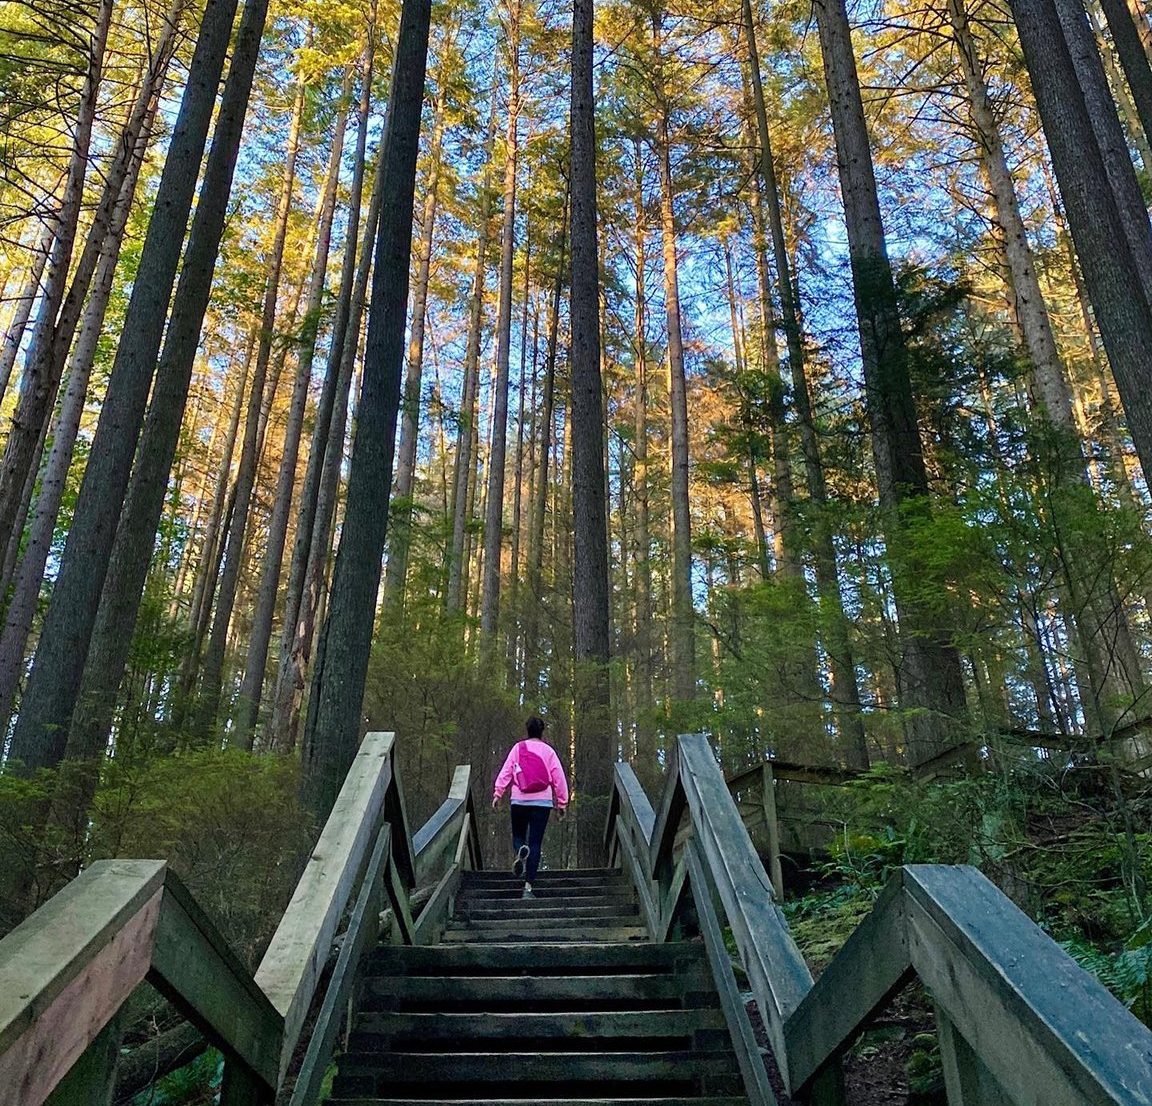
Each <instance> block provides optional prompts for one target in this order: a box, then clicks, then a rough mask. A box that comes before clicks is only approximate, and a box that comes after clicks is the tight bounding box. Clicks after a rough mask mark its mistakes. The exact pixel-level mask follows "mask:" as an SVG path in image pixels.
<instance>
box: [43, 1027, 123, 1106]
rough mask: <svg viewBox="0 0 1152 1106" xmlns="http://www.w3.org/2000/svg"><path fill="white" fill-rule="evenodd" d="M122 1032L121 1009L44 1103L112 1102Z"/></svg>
mask: <svg viewBox="0 0 1152 1106" xmlns="http://www.w3.org/2000/svg"><path fill="white" fill-rule="evenodd" d="M123 1033H124V1012H123V1011H122V1010H121V1011H118V1012H117V1013H116V1014H114V1015H113V1016H112V1020H111V1021H110V1022H109V1023H108V1024H107V1025H106V1026H105V1027H104V1028H103V1029H102V1030H100V1032H99V1033H98V1034H97V1035H96V1040H94V1041H93V1042H92V1043H91V1044H90V1045H89V1046H88V1047H87V1048H86V1049H85V1050H84V1053H83V1055H82V1056H81V1057H80V1059H79V1060H77V1061H76V1063H75V1064H73V1065H72V1069H71V1071H69V1072H68V1074H67V1075H65V1076H64V1078H63V1079H61V1080H60V1082H59V1083H57V1084H56V1089H55V1090H54V1091H53V1092H52V1093H51V1094H50V1095H49V1096H48V1098H47V1099H46V1106H111V1103H112V1093H113V1091H114V1090H115V1089H116V1065H117V1062H118V1061H119V1059H120V1038H121V1037H122V1036H123Z"/></svg>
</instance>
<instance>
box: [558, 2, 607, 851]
mask: <svg viewBox="0 0 1152 1106" xmlns="http://www.w3.org/2000/svg"><path fill="white" fill-rule="evenodd" d="M594 3H595V0H574V2H573V7H572V111H571V124H570V134H571V156H570V165H571V182H572V214H571V219H572V221H571V231H570V233H571V241H572V287H571V306H570V309H569V316H570V319H571V325H572V360H571V368H572V418H571V425H572V535H573V539H574V549H573V570H572V571H573V575H572V592H573V653H574V662H575V718H574V722H575V732H574V740H575V746H576V765H575V769H576V770H575V777H576V778H575V786H576V789H577V794H578V795H579V796H580V798H579V803H580V809H579V811H578V813H577V818H578V820H579V821H578V825H577V835H578V850H579V862H580V864H582V865H595V864H598V863H602V861H603V854H604V844H603V842H604V834H603V825H604V815H605V809H604V808H605V806H606V804H607V802H608V794H609V791H610V788H611V781H612V763H613V761H615V759H616V757H615V755H614V754H615V750H614V747H613V741H612V733H613V732H614V731H613V727H612V725H611V711H612V708H611V692H610V686H609V678H608V659H609V640H608V621H609V598H608V519H607V505H606V503H605V501H604V407H603V383H602V380H601V375H600V269H599V258H598V253H599V251H598V245H597V240H596V222H597V219H596V101H595V98H594V93H593V86H592V51H593V41H594V35H593V23H594Z"/></svg>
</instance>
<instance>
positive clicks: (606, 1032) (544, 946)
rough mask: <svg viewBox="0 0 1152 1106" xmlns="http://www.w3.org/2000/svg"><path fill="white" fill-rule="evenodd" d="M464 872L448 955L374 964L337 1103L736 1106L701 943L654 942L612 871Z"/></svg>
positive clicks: (399, 956)
mask: <svg viewBox="0 0 1152 1106" xmlns="http://www.w3.org/2000/svg"><path fill="white" fill-rule="evenodd" d="M521 887H522V881H518V880H515V879H514V878H513V877H511V876H503V875H496V874H493V873H484V872H469V873H466V874H465V876H464V881H463V884H462V886H461V889H460V893H459V895H458V897H457V900H456V907H455V911H454V913H453V916H452V917H451V919H450V920H449V923H448V928H447V930H446V931H445V933H444V943H443V944H441V945H431V946H409V947H404V946H383V947H381V948H379V949H378V950H376V951H375V952H374V953H373V954H372V956H371V957H370V959H369V961H368V964H367V966H366V973H365V978H364V981H363V987H362V991H361V998H360V1002H359V1005H358V1009H357V1012H356V1016H355V1021H354V1025H353V1031H352V1035H351V1038H350V1041H349V1050H348V1051H347V1052H346V1053H345V1055H344V1056H343V1057H342V1058H341V1059H340V1061H339V1074H338V1075H337V1077H336V1082H335V1085H334V1087H333V1095H334V1101H336V1102H339V1103H344V1104H345V1106H352V1104H356V1106H369V1104H378V1106H402V1104H408V1103H412V1104H415V1103H421V1104H423V1106H428V1104H429V1103H448V1102H451V1103H454V1104H459V1106H463V1104H470V1103H476V1104H479V1103H501V1102H504V1101H509V1102H511V1101H515V1102H518V1103H523V1102H525V1101H533V1102H538V1103H546V1104H548V1106H576V1104H578V1103H579V1104H583V1103H592V1102H595V1103H597V1104H599V1106H610V1104H611V1103H616V1102H620V1103H624V1102H629V1103H637V1102H649V1103H657V1104H660V1106H688V1104H692V1106H737V1104H739V1103H743V1102H744V1101H745V1099H744V1097H743V1084H742V1082H741V1078H740V1074H739V1070H738V1067H737V1063H736V1058H735V1055H734V1054H733V1052H732V1048H731V1043H730V1040H729V1036H728V1031H727V1029H726V1028H725V1022H724V1018H723V1015H722V1013H721V1009H720V1004H719V998H718V996H717V993H716V989H715V985H714V984H713V982H712V978H711V975H710V974H709V971H708V966H707V963H706V960H705V955H704V949H703V946H702V945H701V943H699V942H695V941H683V942H669V943H665V944H662V945H658V944H653V943H650V942H648V941H647V940H645V930H644V929H643V927H642V926H641V925H640V921H639V918H638V915H637V907H636V903H635V896H634V891H633V890H632V887H631V885H630V884H629V883H628V882H627V881H626V880H625V878H624V877H623V876H622V874H621V873H620V872H619V870H617V869H591V870H584V871H558V872H542V873H540V876H539V878H538V880H537V883H536V885H535V892H536V897H535V898H534V899H522V898H520V897H519V895H520V888H521Z"/></svg>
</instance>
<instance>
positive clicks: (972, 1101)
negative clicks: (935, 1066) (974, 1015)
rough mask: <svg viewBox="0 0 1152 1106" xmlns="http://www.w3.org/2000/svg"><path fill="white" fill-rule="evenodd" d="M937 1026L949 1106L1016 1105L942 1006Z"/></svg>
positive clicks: (937, 1011) (941, 1064)
mask: <svg viewBox="0 0 1152 1106" xmlns="http://www.w3.org/2000/svg"><path fill="white" fill-rule="evenodd" d="M936 1028H937V1031H938V1032H937V1038H938V1039H939V1041H940V1066H941V1067H942V1068H943V1069H944V1087H945V1090H946V1091H947V1094H948V1106H1013V1103H1012V1100H1011V1099H1010V1098H1009V1097H1008V1096H1007V1095H1006V1094H1005V1093H1004V1088H1003V1087H1001V1086H1000V1084H999V1083H997V1082H996V1079H995V1077H994V1076H993V1075H992V1073H991V1072H990V1071H989V1070H988V1068H987V1066H986V1065H985V1063H984V1061H983V1060H981V1059H980V1057H979V1056H977V1055H976V1053H975V1052H974V1051H973V1049H972V1046H971V1045H970V1044H969V1043H968V1042H967V1041H966V1040H964V1038H963V1037H962V1036H961V1034H960V1033H959V1032H958V1031H957V1029H956V1026H955V1025H953V1024H952V1019H951V1018H950V1017H948V1015H947V1014H945V1013H944V1011H943V1010H941V1009H940V1008H939V1007H937V1008H936Z"/></svg>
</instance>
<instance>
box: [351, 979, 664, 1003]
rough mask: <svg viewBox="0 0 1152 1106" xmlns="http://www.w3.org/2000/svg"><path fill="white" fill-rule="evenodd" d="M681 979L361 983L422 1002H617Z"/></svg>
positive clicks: (656, 992) (659, 993)
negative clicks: (571, 1000) (604, 1000)
mask: <svg viewBox="0 0 1152 1106" xmlns="http://www.w3.org/2000/svg"><path fill="white" fill-rule="evenodd" d="M683 991H684V983H683V981H682V980H680V979H679V978H677V977H676V976H675V975H670V974H663V973H662V974H656V973H636V974H633V975H622V974H617V975H601V976H594V975H593V976H588V975H576V976H566V975H503V976H501V975H483V976H375V977H371V976H370V977H368V978H367V979H366V980H365V984H364V993H365V995H366V996H379V997H381V998H391V999H399V1000H406V999H407V1000H415V1001H419V1002H421V1003H423V1004H424V1005H426V1006H431V1005H432V1003H434V1002H450V1003H454V1002H477V1001H486V1000H491V1001H496V1002H519V1003H520V1004H521V1006H522V1008H523V1007H525V1006H526V1005H527V1004H528V1003H532V1002H537V1001H550V1002H556V1001H560V1000H563V999H578V1000H580V1001H582V1002H588V1001H591V1000H594V999H597V998H603V999H606V1000H611V1001H613V1002H620V1001H623V1000H627V999H637V1000H646V1001H650V1000H652V999H668V1000H674V999H678V998H680V997H681V995H682V993H683Z"/></svg>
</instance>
